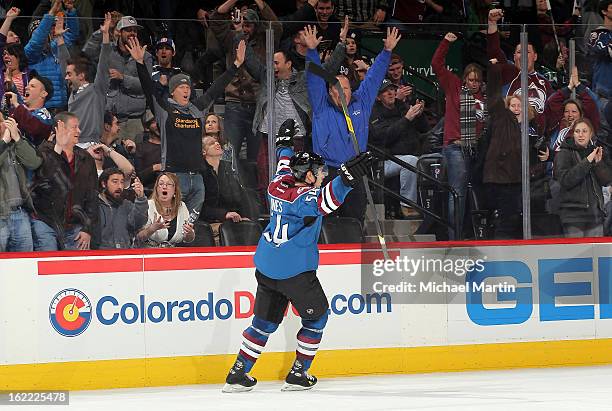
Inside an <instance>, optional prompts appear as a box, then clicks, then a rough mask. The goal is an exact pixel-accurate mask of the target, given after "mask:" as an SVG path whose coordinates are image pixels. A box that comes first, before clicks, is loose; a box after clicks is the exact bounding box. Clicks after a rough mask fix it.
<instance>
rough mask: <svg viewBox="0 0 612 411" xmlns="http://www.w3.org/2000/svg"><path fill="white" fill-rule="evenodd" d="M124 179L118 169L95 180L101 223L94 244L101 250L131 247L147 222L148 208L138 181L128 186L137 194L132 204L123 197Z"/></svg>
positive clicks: (108, 171) (113, 169)
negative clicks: (98, 192)
mask: <svg viewBox="0 0 612 411" xmlns="http://www.w3.org/2000/svg"><path fill="white" fill-rule="evenodd" d="M124 180H125V177H124V175H123V171H121V170H119V169H118V168H107V169H106V170H104V171H103V172H102V175H100V178H99V180H98V190H99V191H100V194H99V195H98V208H99V210H100V220H99V221H100V224H99V225H98V228H97V230H96V238H95V240H94V241H95V243H96V244H97V248H99V249H101V250H108V249H113V248H115V249H120V248H132V244H133V239H134V237H135V236H136V233H137V232H138V230H140V229H141V228H142V226H144V224H145V223H146V222H147V212H148V210H149V206H148V202H147V198H146V197H145V195H144V189H143V187H142V184H141V183H140V180H139V179H138V178H136V179H135V180H134V182H133V183H132V186H131V189H132V190H134V194H135V195H136V200H135V201H134V202H133V203H132V202H131V201H129V200H126V199H124V198H123V190H124V189H123V187H124V183H125V181H124Z"/></svg>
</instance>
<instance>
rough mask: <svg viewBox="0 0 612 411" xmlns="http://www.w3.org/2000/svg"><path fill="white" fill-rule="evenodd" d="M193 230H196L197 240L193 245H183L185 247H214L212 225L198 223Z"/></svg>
mask: <svg viewBox="0 0 612 411" xmlns="http://www.w3.org/2000/svg"><path fill="white" fill-rule="evenodd" d="M193 229H194V230H195V240H193V241H192V242H191V243H183V244H181V246H183V247H214V246H215V239H214V237H213V232H212V228H211V227H210V224H208V223H206V222H204V221H199V220H198V221H196V222H195V224H194V226H193Z"/></svg>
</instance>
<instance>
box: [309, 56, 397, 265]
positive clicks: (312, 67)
mask: <svg viewBox="0 0 612 411" xmlns="http://www.w3.org/2000/svg"><path fill="white" fill-rule="evenodd" d="M307 71H309V72H310V73H311V74H313V75H315V76H317V77H321V78H322V79H323V80H325V81H326V82H327V83H329V84H331V85H332V86H333V87H335V88H336V91H337V92H338V94H339V96H340V105H341V106H342V113H343V114H344V119H345V120H346V126H347V128H348V130H349V133H350V135H351V140H352V141H353V148H354V149H355V155H359V154H360V150H359V143H358V142H357V136H356V135H355V129H354V128H353V122H352V121H351V117H350V116H349V112H348V105H347V102H346V98H345V97H344V90H342V87H341V86H340V82H339V81H338V79H337V78H336V76H335V75H334V74H332V73H330V72H329V71H327V70H325V69H324V68H323V67H322V66H320V65H318V64H314V63H312V62H310V63H308V67H307ZM363 185H364V186H365V191H366V197H367V199H368V204H369V205H370V206H371V208H372V211H373V214H374V225H375V226H376V234H377V235H378V242H379V243H380V247H381V249H382V252H383V256H384V257H385V260H390V258H389V252H388V251H387V243H386V242H385V236H384V235H383V232H382V227H381V225H380V221H379V220H378V214H377V212H376V206H375V205H374V199H373V198H372V192H371V191H370V186H369V184H368V177H366V176H365V175H364V176H363Z"/></svg>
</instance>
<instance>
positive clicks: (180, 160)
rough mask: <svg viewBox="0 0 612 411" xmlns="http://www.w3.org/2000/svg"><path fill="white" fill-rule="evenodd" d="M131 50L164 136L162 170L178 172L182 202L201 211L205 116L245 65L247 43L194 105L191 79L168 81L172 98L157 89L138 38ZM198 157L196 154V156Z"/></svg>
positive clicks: (184, 76) (182, 76)
mask: <svg viewBox="0 0 612 411" xmlns="http://www.w3.org/2000/svg"><path fill="white" fill-rule="evenodd" d="M128 47H129V51H130V53H131V55H132V58H133V60H134V61H136V62H137V63H138V64H137V68H138V77H139V78H140V81H141V83H142V87H143V90H144V93H145V95H146V98H147V101H148V103H149V106H150V107H151V108H152V110H153V112H154V113H155V120H156V122H157V125H158V127H159V131H160V136H161V148H162V150H161V171H169V172H172V173H175V174H176V175H177V177H178V179H179V183H180V189H181V194H182V196H183V201H184V202H185V205H187V208H188V209H189V212H192V211H193V210H196V211H198V212H199V211H200V209H201V208H202V204H203V203H204V180H203V179H202V175H201V174H200V171H201V170H202V166H203V161H204V160H203V158H202V155H201V154H200V153H202V132H203V130H204V116H205V114H204V113H206V112H207V111H208V109H209V108H210V106H211V105H212V103H213V101H214V100H215V98H217V96H219V95H221V94H222V93H223V90H224V89H225V86H227V85H228V84H229V82H230V81H231V79H232V78H233V77H234V75H235V74H236V72H237V71H238V68H239V67H240V66H241V65H242V63H243V62H244V54H245V51H246V44H245V42H244V41H241V42H240V43H239V46H238V51H237V53H236V60H235V61H234V64H232V65H231V66H229V67H228V69H227V70H226V71H225V73H223V74H222V75H221V76H219V78H217V79H216V80H215V82H214V83H213V84H212V85H211V86H210V88H209V89H208V90H207V91H206V93H204V95H202V96H201V97H199V98H197V99H196V100H195V101H194V102H193V103H191V101H190V98H191V79H190V78H189V76H188V75H186V74H183V73H181V74H176V75H174V76H172V77H171V78H170V80H169V81H168V91H169V92H170V98H167V97H164V95H163V93H162V92H161V91H160V90H159V89H158V88H157V87H155V83H154V82H153V80H152V79H151V75H150V74H149V72H148V70H147V68H146V67H145V65H144V64H143V63H144V56H145V48H146V46H145V47H141V46H140V43H139V42H138V39H131V40H130V44H129V46H128ZM196 154H197V155H196Z"/></svg>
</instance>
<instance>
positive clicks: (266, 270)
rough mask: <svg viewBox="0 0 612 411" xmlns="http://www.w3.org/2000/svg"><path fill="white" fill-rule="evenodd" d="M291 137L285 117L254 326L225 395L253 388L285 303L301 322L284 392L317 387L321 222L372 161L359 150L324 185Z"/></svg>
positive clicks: (261, 247) (259, 254)
mask: <svg viewBox="0 0 612 411" xmlns="http://www.w3.org/2000/svg"><path fill="white" fill-rule="evenodd" d="M295 132H296V131H295V122H294V120H292V119H289V120H287V121H285V122H284V123H283V124H282V125H281V127H280V130H279V133H278V135H277V138H276V147H277V151H276V153H277V157H278V167H277V170H276V174H275V176H274V179H273V180H272V182H271V183H270V185H269V186H268V200H269V203H270V223H269V224H268V226H267V227H266V229H265V230H264V232H263V234H262V236H261V239H260V240H259V244H258V245H257V250H256V251H255V267H256V270H255V278H256V279H257V294H256V296H255V308H254V317H253V322H252V323H251V325H250V326H249V327H248V328H247V329H246V330H244V332H243V333H242V337H243V340H242V345H241V347H240V351H239V353H238V358H236V362H235V363H234V365H233V366H232V368H231V369H230V370H229V373H228V375H227V378H226V384H225V386H224V387H223V392H240V391H250V390H252V389H253V387H254V386H255V384H256V383H257V380H256V379H255V378H253V377H251V376H250V375H249V374H248V373H249V372H250V371H251V368H253V365H254V364H255V361H257V358H258V357H259V356H260V355H261V353H262V351H263V350H264V348H265V346H266V342H267V341H268V338H269V337H270V335H271V334H272V333H273V332H274V331H276V329H277V328H278V326H279V324H280V323H281V321H282V320H283V315H284V313H285V310H286V309H287V304H288V303H289V302H291V304H292V305H293V306H294V307H295V309H296V310H297V312H298V313H299V315H300V317H301V318H302V328H301V329H300V330H299V332H298V334H297V349H296V359H295V361H294V363H293V366H292V367H291V370H290V371H289V374H287V378H286V379H285V384H284V385H283V388H282V390H283V391H298V390H308V389H310V388H312V387H313V386H314V385H315V384H316V383H317V378H316V377H315V376H313V375H310V374H309V373H308V369H309V368H310V365H311V364H312V361H313V359H314V356H315V354H316V352H317V349H318V348H319V343H320V342H321V337H322V335H323V329H324V328H325V324H326V323H327V315H328V307H329V304H328V302H327V297H326V296H325V292H324V291H323V288H322V287H321V284H320V283H319V279H318V278H317V276H316V269H317V267H318V265H319V250H318V248H317V240H318V239H319V233H320V231H321V223H322V219H323V216H325V215H327V214H329V213H331V212H333V211H334V210H336V209H337V208H338V207H339V206H340V205H341V204H342V202H343V201H344V198H345V197H346V195H347V194H348V192H349V191H350V190H351V188H352V187H353V186H354V185H355V184H357V182H358V181H362V177H363V176H364V175H365V174H366V172H367V171H368V170H369V166H370V162H371V160H372V156H371V154H370V153H369V152H364V153H361V154H360V155H358V156H356V157H354V158H353V159H351V160H349V161H347V162H346V163H345V164H342V165H341V167H340V170H342V173H341V174H340V175H338V176H337V177H336V178H334V179H333V180H331V181H330V182H329V183H328V184H326V185H325V186H324V187H323V188H321V183H322V182H323V179H324V178H325V176H326V175H327V167H326V166H325V165H324V162H323V159H322V158H321V157H320V156H318V155H317V154H314V153H308V152H298V153H296V154H295V155H294V154H293V150H292V148H291V147H292V146H293V136H294V135H295Z"/></svg>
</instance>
